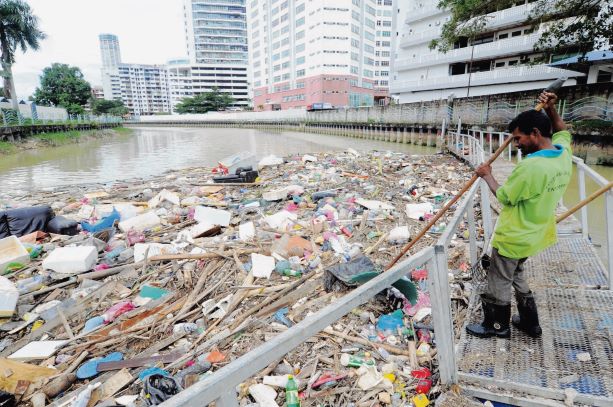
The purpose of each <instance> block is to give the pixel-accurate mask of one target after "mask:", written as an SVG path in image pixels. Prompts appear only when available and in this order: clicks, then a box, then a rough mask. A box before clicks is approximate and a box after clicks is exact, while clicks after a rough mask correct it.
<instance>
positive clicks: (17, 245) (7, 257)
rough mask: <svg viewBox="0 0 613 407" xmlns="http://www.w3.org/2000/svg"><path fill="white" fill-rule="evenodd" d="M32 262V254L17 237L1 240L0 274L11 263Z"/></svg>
mask: <svg viewBox="0 0 613 407" xmlns="http://www.w3.org/2000/svg"><path fill="white" fill-rule="evenodd" d="M29 262H30V254H29V253H28V251H27V250H26V248H25V247H23V245H22V244H21V242H20V241H19V239H17V237H16V236H9V237H5V238H4V239H0V274H2V273H4V270H5V269H6V267H7V266H8V265H9V264H10V263H21V264H27V263H29Z"/></svg>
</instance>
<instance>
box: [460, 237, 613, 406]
mask: <svg viewBox="0 0 613 407" xmlns="http://www.w3.org/2000/svg"><path fill="white" fill-rule="evenodd" d="M563 244H570V245H572V244H574V243H573V242H564V243H563ZM567 247H568V246H567ZM593 255H594V256H596V255H595V254H593ZM575 273H578V271H575ZM531 283H532V284H534V282H533V281H532V282H531ZM534 288H535V290H534V291H535V298H536V302H537V305H538V310H539V317H540V322H541V327H542V329H543V335H542V337H541V338H539V339H533V338H530V337H529V336H527V335H525V334H523V333H522V332H521V331H519V330H512V334H511V339H510V340H509V339H499V338H497V339H481V338H477V337H473V336H470V335H468V334H466V332H465V331H464V330H463V331H462V334H461V339H460V342H459V344H458V346H457V353H458V370H459V374H460V380H461V382H462V383H465V384H476V385H478V386H479V387H481V388H488V389H490V390H491V391H493V390H492V389H496V390H495V391H498V392H504V391H511V392H515V393H516V394H528V395H531V396H536V397H543V398H546V399H558V400H563V399H564V390H565V389H566V388H572V389H574V390H576V391H577V392H578V395H577V398H576V401H577V402H581V403H584V404H589V405H595V406H613V334H612V333H613V291H607V290H585V289H574V288H552V287H549V288H547V287H544V288H543V287H536V285H535V287H534ZM477 294H478V290H476V291H475V293H474V295H473V297H472V299H471V304H470V309H471V311H470V317H469V323H478V322H481V321H482V313H481V307H480V302H479V301H477V300H478V298H479V297H478V295H477ZM513 312H514V313H516V308H515V304H513ZM582 353H587V354H589V355H590V360H589V361H584V362H582V361H580V358H581V356H578V355H580V354H582Z"/></svg>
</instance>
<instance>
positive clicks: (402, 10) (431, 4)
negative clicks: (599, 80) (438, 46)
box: [390, 0, 583, 103]
mask: <svg viewBox="0 0 613 407" xmlns="http://www.w3.org/2000/svg"><path fill="white" fill-rule="evenodd" d="M437 4H438V0H408V1H401V0H394V11H395V12H394V27H395V35H394V38H393V45H392V48H393V52H394V55H393V58H392V63H391V72H392V73H391V75H392V78H391V83H390V93H391V94H392V95H394V96H395V97H397V98H398V99H399V102H400V103H410V102H419V101H428V100H439V99H448V98H450V97H451V98H453V97H455V98H459V97H467V96H483V95H491V94H498V93H505V92H517V91H524V90H532V89H542V88H544V87H546V86H547V85H548V84H549V83H551V81H552V80H554V79H557V78H558V77H560V76H563V75H566V76H568V77H569V78H576V77H579V76H583V74H581V73H578V72H572V71H567V70H561V69H558V68H553V67H549V66H547V65H543V64H534V61H535V59H536V58H538V57H539V56H540V55H539V54H537V53H535V52H534V44H535V43H536V42H537V41H538V39H539V38H540V35H541V31H540V29H537V30H536V31H534V30H533V29H532V27H531V26H530V25H529V24H526V22H525V21H526V18H527V16H528V15H529V13H530V11H531V10H532V8H533V7H534V5H535V3H534V2H532V1H519V2H517V3H515V5H514V6H512V7H509V8H506V9H503V10H498V11H495V12H492V13H489V14H487V18H486V20H487V23H486V26H485V29H484V31H483V32H482V33H481V34H480V35H479V36H478V37H476V38H474V40H470V41H469V40H463V41H460V42H458V43H457V44H455V47H454V49H453V50H450V51H449V52H447V53H441V52H438V51H435V50H431V49H430V48H429V44H430V42H431V41H432V40H433V39H434V38H437V37H438V36H440V33H441V29H442V27H443V24H444V23H445V22H446V21H448V20H449V18H450V14H449V12H448V11H446V10H441V9H439V8H438V7H437Z"/></svg>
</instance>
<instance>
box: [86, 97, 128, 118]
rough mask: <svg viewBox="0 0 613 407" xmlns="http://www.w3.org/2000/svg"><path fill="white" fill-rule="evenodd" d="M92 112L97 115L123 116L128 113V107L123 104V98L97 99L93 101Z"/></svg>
mask: <svg viewBox="0 0 613 407" xmlns="http://www.w3.org/2000/svg"><path fill="white" fill-rule="evenodd" d="M92 113H94V114H96V115H103V114H109V115H111V116H123V115H125V114H128V108H127V107H125V106H124V105H123V102H122V101H121V100H105V99H96V100H94V101H93V102H92Z"/></svg>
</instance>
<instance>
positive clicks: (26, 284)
mask: <svg viewBox="0 0 613 407" xmlns="http://www.w3.org/2000/svg"><path fill="white" fill-rule="evenodd" d="M43 283H44V277H43V276H34V277H30V278H26V279H24V280H20V281H18V282H17V284H15V286H16V287H17V290H19V294H21V295H23V294H27V293H31V292H32V291H37V290H39V289H40V288H41V287H42V286H43Z"/></svg>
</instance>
